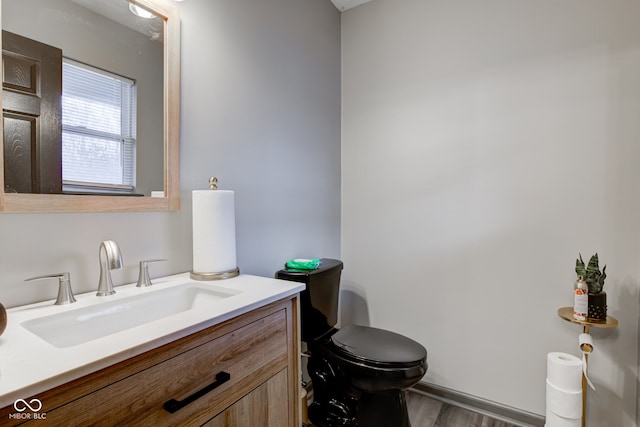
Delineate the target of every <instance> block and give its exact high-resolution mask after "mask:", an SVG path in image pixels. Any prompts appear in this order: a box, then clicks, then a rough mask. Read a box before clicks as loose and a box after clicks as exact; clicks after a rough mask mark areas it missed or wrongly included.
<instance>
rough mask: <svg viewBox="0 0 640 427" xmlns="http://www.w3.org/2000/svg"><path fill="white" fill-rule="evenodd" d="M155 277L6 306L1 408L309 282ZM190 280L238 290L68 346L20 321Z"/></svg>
mask: <svg viewBox="0 0 640 427" xmlns="http://www.w3.org/2000/svg"><path fill="white" fill-rule="evenodd" d="M152 282H153V286H150V287H146V288H137V287H136V286H135V284H130V285H124V286H117V287H116V288H115V289H116V293H115V294H114V295H111V296H108V297H97V296H96V294H95V292H90V293H86V294H81V295H76V299H77V302H76V303H73V304H67V305H54V304H53V302H54V301H53V300H52V301H45V302H41V303H37V304H31V305H27V306H22V307H16V308H12V309H9V310H7V318H8V323H7V329H6V330H5V332H4V333H3V334H2V335H0V408H2V407H5V406H8V405H12V404H13V403H14V402H15V401H16V400H17V399H27V398H28V397H31V396H35V397H37V394H38V393H41V392H43V391H45V390H48V389H50V388H53V387H56V386H59V385H61V384H64V383H66V382H69V381H72V380H74V379H77V378H80V377H82V376H84V375H87V374H90V373H92V372H95V371H98V370H100V369H102V368H105V367H107V366H110V365H113V364H115V363H118V362H121V361H123V360H125V359H128V358H130V357H133V356H137V355H139V354H141V353H144V352H146V351H149V350H152V349H154V348H157V347H160V346H162V345H164V344H167V343H169V342H172V341H175V340H176V339H179V338H182V337H185V336H187V335H189V334H192V333H194V332H198V331H201V330H203V329H206V328H208V327H210V326H213V325H216V324H218V323H221V322H223V321H225V320H229V319H231V318H234V317H236V316H238V315H241V314H244V313H247V312H249V311H251V310H254V309H256V308H259V307H262V306H264V305H266V304H269V303H271V302H274V301H277V300H279V299H282V298H285V297H288V296H291V295H294V294H297V293H298V292H301V291H302V290H304V286H305V285H304V284H302V283H297V282H291V281H284V280H278V279H271V278H265V277H258V276H251V275H243V274H241V275H239V276H237V277H234V278H232V279H226V280H214V281H195V280H191V279H190V277H189V273H181V274H177V275H173V276H168V277H163V278H156V279H152ZM185 284H197V286H198V287H200V288H203V287H207V286H209V287H211V288H215V289H218V290H225V289H226V290H228V291H229V293H231V294H233V295H232V296H229V297H227V298H223V299H220V300H216V301H212V302H207V303H206V304H197V305H194V308H192V309H189V310H186V311H182V312H180V313H177V314H172V315H169V316H166V317H163V318H161V319H159V320H153V321H150V322H148V323H144V324H141V325H139V326H135V327H132V328H129V329H125V330H123V331H121V332H115V333H112V334H110V335H106V336H103V337H100V338H96V339H93V340H90V341H88V342H85V343H81V344H77V345H71V346H67V347H56V346H54V345H52V344H50V343H49V342H47V341H45V340H44V339H42V338H40V337H39V336H37V335H35V334H34V333H32V332H30V331H29V330H27V329H25V328H24V327H23V326H22V325H21V324H22V323H23V322H25V321H27V320H31V319H36V318H40V317H43V316H49V315H54V314H57V313H62V312H65V311H70V310H76V309H78V308H85V307H91V306H94V305H99V304H101V303H105V302H111V301H117V300H118V299H123V298H127V297H131V296H137V295H142V294H144V293H148V292H154V291H158V290H162V289H168V288H174V287H179V286H184V285H185Z"/></svg>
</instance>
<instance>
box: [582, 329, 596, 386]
mask: <svg viewBox="0 0 640 427" xmlns="http://www.w3.org/2000/svg"><path fill="white" fill-rule="evenodd" d="M578 345H579V346H580V350H582V373H583V374H584V378H585V379H586V380H587V384H589V387H591V388H592V389H593V390H595V389H596V387H595V386H594V385H593V383H592V382H591V380H590V379H589V375H587V354H589V353H591V352H592V351H593V350H594V347H593V338H591V335H589V334H587V333H582V334H580V335H579V336H578Z"/></svg>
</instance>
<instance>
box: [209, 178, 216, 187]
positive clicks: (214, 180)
mask: <svg viewBox="0 0 640 427" xmlns="http://www.w3.org/2000/svg"><path fill="white" fill-rule="evenodd" d="M217 189H218V178H216V177H215V176H212V177H211V178H209V190H217Z"/></svg>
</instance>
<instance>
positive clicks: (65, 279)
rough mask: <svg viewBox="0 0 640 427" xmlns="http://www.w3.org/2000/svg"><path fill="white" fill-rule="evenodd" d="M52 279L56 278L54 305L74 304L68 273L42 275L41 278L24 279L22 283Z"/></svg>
mask: <svg viewBox="0 0 640 427" xmlns="http://www.w3.org/2000/svg"><path fill="white" fill-rule="evenodd" d="M52 277H57V278H58V298H57V299H56V302H55V305H64V304H71V303H72V302H76V299H75V297H74V296H73V291H72V290H71V275H70V274H69V273H54V274H44V275H42V276H36V277H30V278H28V279H24V281H25V282H30V281H32V280H40V279H48V278H52Z"/></svg>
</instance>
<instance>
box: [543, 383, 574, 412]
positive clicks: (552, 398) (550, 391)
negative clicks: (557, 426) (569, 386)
mask: <svg viewBox="0 0 640 427" xmlns="http://www.w3.org/2000/svg"><path fill="white" fill-rule="evenodd" d="M548 412H553V413H554V414H556V415H558V416H560V417H562V418H570V419H580V417H582V390H579V391H566V390H562V389H560V388H558V387H556V386H555V385H553V384H552V383H551V382H550V381H549V379H547V413H548Z"/></svg>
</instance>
